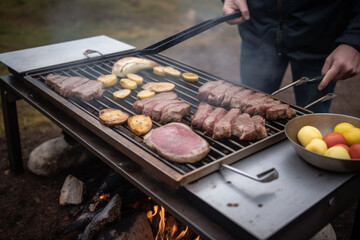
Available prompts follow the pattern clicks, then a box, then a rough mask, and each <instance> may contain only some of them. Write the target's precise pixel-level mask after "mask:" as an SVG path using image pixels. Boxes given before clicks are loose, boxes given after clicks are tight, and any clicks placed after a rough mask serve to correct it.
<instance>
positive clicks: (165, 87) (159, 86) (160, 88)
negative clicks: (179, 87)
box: [150, 82, 175, 93]
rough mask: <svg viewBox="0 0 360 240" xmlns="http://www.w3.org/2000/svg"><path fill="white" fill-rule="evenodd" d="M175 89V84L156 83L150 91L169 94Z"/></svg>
mask: <svg viewBox="0 0 360 240" xmlns="http://www.w3.org/2000/svg"><path fill="white" fill-rule="evenodd" d="M174 88H175V85H174V84H173V83H169V82H157V83H154V85H152V86H151V89H150V90H153V91H154V92H157V93H159V92H169V91H171V90H173V89H174Z"/></svg>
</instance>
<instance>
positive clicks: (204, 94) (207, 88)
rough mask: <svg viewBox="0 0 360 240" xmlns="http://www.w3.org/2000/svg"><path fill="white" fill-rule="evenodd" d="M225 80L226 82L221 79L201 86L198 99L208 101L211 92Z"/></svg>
mask: <svg viewBox="0 0 360 240" xmlns="http://www.w3.org/2000/svg"><path fill="white" fill-rule="evenodd" d="M224 82H225V81H224V80H219V81H211V82H207V83H205V84H204V85H202V86H201V87H200V88H199V91H198V99H199V100H200V101H207V99H208V96H209V94H210V92H211V91H212V90H213V89H215V88H216V87H218V86H220V85H222V84H223V83H224Z"/></svg>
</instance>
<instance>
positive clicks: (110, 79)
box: [96, 74, 118, 87]
mask: <svg viewBox="0 0 360 240" xmlns="http://www.w3.org/2000/svg"><path fill="white" fill-rule="evenodd" d="M96 81H98V82H101V83H102V84H104V86H105V87H111V86H114V85H115V84H116V83H117V81H118V79H117V76H116V75H115V74H109V75H101V76H99V77H98V79H97V80H96Z"/></svg>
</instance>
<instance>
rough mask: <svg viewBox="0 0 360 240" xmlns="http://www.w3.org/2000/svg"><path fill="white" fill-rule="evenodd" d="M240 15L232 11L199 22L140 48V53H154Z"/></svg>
mask: <svg viewBox="0 0 360 240" xmlns="http://www.w3.org/2000/svg"><path fill="white" fill-rule="evenodd" d="M238 17H241V12H239V11H238V12H234V13H231V14H227V15H223V16H220V17H217V18H214V19H209V20H206V21H204V22H201V23H199V24H197V25H195V26H192V27H190V28H188V29H186V30H184V31H181V32H179V33H176V34H174V35H172V36H170V37H168V38H165V39H163V40H161V41H159V42H157V43H154V44H152V45H150V46H148V47H146V48H144V49H143V50H141V53H142V54H156V53H159V52H161V51H164V50H166V49H168V48H170V47H172V46H174V45H176V44H178V43H181V42H183V41H185V40H187V39H189V38H191V37H193V36H195V35H197V34H199V33H202V32H204V31H206V30H208V29H209V28H212V27H214V26H216V25H218V24H220V23H222V22H226V21H229V20H231V19H234V18H238Z"/></svg>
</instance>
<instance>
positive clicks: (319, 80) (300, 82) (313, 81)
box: [271, 75, 324, 95]
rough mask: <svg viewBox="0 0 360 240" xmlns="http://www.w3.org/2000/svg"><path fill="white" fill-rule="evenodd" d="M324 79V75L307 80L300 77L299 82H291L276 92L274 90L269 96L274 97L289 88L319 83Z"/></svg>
mask: <svg viewBox="0 0 360 240" xmlns="http://www.w3.org/2000/svg"><path fill="white" fill-rule="evenodd" d="M323 78H324V75H320V76H316V77H314V78H308V77H302V78H300V79H299V80H296V81H295V82H292V83H290V84H288V85H286V86H284V87H282V88H280V89H278V90H276V91H275V92H273V93H272V94H271V95H275V94H278V93H279V92H282V91H284V90H286V89H288V88H290V87H293V86H300V85H302V84H304V83H319V82H321V80H322V79H323Z"/></svg>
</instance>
